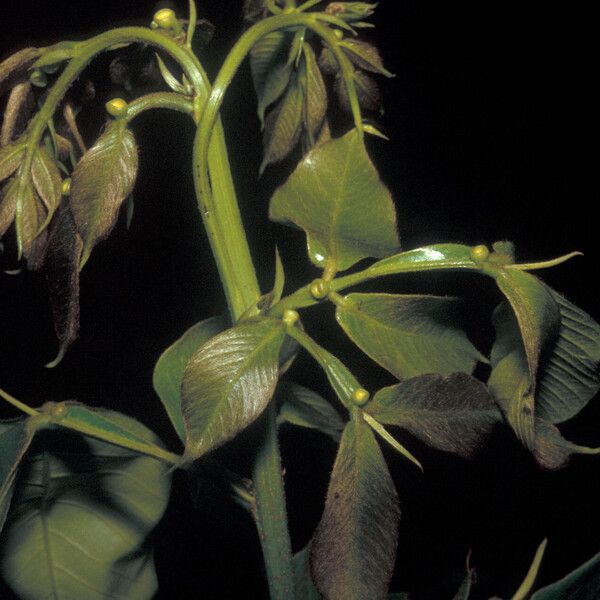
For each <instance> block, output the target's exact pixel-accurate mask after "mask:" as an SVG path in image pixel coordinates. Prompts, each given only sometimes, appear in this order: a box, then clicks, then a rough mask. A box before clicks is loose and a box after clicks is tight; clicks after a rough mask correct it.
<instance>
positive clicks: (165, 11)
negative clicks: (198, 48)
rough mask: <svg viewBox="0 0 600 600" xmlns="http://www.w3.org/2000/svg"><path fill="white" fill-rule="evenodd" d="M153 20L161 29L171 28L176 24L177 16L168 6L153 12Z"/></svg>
mask: <svg viewBox="0 0 600 600" xmlns="http://www.w3.org/2000/svg"><path fill="white" fill-rule="evenodd" d="M153 22H154V23H156V24H157V25H158V27H160V28H161V29H173V28H174V27H176V26H177V16H176V15H175V12H174V11H173V10H171V9H170V8H161V10H159V11H158V12H156V13H155V14H154V21H153Z"/></svg>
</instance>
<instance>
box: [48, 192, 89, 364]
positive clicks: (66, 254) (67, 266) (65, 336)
mask: <svg viewBox="0 0 600 600" xmlns="http://www.w3.org/2000/svg"><path fill="white" fill-rule="evenodd" d="M82 247H83V244H82V241H81V238H80V237H79V233H77V229H76V227H75V222H74V221H73V215H72V214H71V211H70V210H69V206H68V204H67V203H66V202H63V203H62V204H61V206H60V207H59V209H58V211H57V212H56V215H55V217H54V219H53V220H52V221H51V223H50V233H49V237H48V248H47V251H46V261H45V263H44V267H45V272H46V281H47V282H48V290H49V292H50V304H51V305H52V315H53V317H54V329H55V331H56V337H57V338H58V341H59V349H58V355H57V356H56V358H55V359H54V360H53V361H52V362H51V363H49V364H48V365H47V366H48V367H49V368H52V367H55V366H56V365H58V363H59V362H60V361H61V360H62V358H63V356H64V355H65V352H66V351H67V349H68V348H69V346H70V345H71V344H72V343H73V342H74V341H75V340H76V339H77V335H78V333H79V262H80V260H81V251H82Z"/></svg>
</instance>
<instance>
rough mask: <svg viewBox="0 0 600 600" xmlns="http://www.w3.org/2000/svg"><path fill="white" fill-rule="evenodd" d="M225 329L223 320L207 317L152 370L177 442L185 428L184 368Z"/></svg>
mask: <svg viewBox="0 0 600 600" xmlns="http://www.w3.org/2000/svg"><path fill="white" fill-rule="evenodd" d="M226 327H227V320H226V319H225V317H222V316H218V317H211V318H210V319H205V320H204V321H200V322H199V323H196V324H195V325H193V326H192V327H190V328H189V329H188V330H187V331H186V332H185V333H184V334H183V335H182V336H181V337H180V338H179V339H178V340H177V341H176V342H174V343H173V344H172V345H171V346H169V347H168V348H167V349H166V350H165V351H164V352H163V353H162V354H161V355H160V358H159V359H158V361H157V363H156V366H155V367H154V374H153V376H152V384H153V385H154V390H155V391H156V393H157V394H158V397H159V398H160V400H161V402H162V404H163V406H164V407H165V410H166V411H167V415H168V416H169V419H171V423H172V424H173V427H174V428H175V431H176V432H177V435H178V436H179V439H181V441H184V440H185V426H184V423H183V415H182V412H181V382H182V380H183V373H184V371H185V367H186V365H187V363H188V361H189V360H190V358H191V357H192V355H193V354H194V352H196V351H197V350H198V348H200V346H202V345H203V344H204V343H206V342H207V341H208V340H210V339H211V338H212V337H214V336H215V335H217V334H218V333H221V332H222V331H223V330H224V329H225V328H226Z"/></svg>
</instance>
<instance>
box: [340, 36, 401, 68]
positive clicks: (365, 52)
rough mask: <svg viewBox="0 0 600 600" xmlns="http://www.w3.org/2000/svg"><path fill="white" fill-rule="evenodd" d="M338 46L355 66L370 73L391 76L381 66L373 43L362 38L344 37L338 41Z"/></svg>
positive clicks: (381, 62) (379, 56) (381, 63)
mask: <svg viewBox="0 0 600 600" xmlns="http://www.w3.org/2000/svg"><path fill="white" fill-rule="evenodd" d="M340 46H341V47H342V48H343V50H344V52H346V54H347V55H348V57H349V58H350V60H351V61H352V62H353V63H354V64H355V65H356V66H357V67H359V68H361V69H363V70H364V71H370V72H371V73H379V74H380V75H385V76H386V77H393V74H392V73H390V72H389V71H388V70H387V69H386V68H385V67H384V66H383V61H382V60H381V55H380V54H379V50H378V49H377V47H376V46H373V44H369V43H368V42H365V41H363V40H356V39H352V38H346V39H344V40H342V41H341V42H340Z"/></svg>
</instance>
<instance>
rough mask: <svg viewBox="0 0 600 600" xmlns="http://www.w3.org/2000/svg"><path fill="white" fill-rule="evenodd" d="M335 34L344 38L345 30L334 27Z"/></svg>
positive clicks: (339, 38)
mask: <svg viewBox="0 0 600 600" xmlns="http://www.w3.org/2000/svg"><path fill="white" fill-rule="evenodd" d="M333 35H335V37H336V38H337V39H338V40H342V39H344V32H343V31H342V30H341V29H334V30H333Z"/></svg>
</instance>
